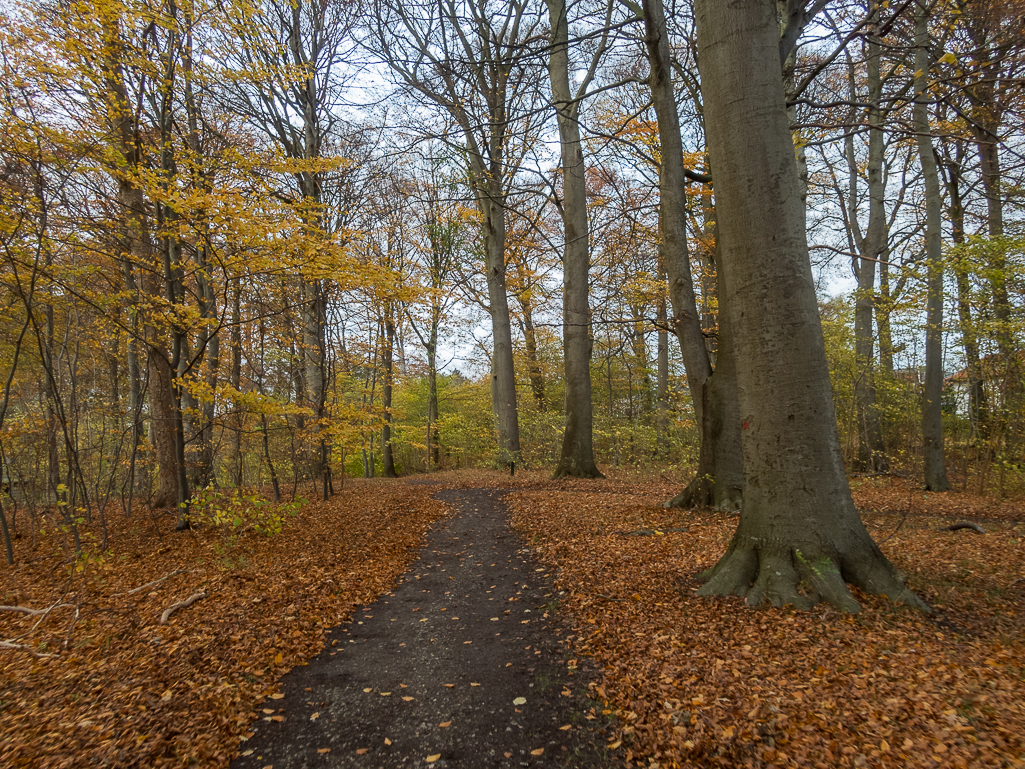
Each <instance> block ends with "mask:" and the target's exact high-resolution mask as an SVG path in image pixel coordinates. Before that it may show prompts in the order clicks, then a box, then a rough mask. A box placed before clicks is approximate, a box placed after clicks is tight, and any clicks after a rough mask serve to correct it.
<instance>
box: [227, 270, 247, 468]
mask: <svg viewBox="0 0 1025 769" xmlns="http://www.w3.org/2000/svg"><path fill="white" fill-rule="evenodd" d="M230 340H231V341H230V344H231V366H230V368H229V369H228V386H229V387H231V390H232V392H233V393H241V391H242V390H241V387H242V279H241V278H236V279H235V281H234V288H233V290H232V298H231V337H230ZM233 412H234V413H233V418H232V422H233V423H234V431H233V440H232V464H233V466H234V468H235V472H234V480H235V486H236V487H241V486H242V485H243V483H244V480H245V479H244V477H243V475H244V469H243V463H242V428H243V427H244V426H245V414H244V412H243V410H242V403H241V400H240V399H238V398H237V397H236V400H235V403H234V406H233Z"/></svg>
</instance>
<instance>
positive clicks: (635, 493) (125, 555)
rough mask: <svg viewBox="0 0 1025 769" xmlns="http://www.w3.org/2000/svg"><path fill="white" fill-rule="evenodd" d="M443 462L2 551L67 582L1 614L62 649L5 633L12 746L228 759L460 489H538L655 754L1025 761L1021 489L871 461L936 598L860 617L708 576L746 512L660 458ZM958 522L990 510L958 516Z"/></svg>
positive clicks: (635, 721) (580, 638)
mask: <svg viewBox="0 0 1025 769" xmlns="http://www.w3.org/2000/svg"><path fill="white" fill-rule="evenodd" d="M422 480H428V479H412V481H411V482H410V481H398V482H394V481H369V482H351V481H350V482H349V483H348V484H347V487H346V489H345V490H344V491H343V492H342V493H341V494H339V495H338V496H337V497H335V498H334V499H333V500H332V501H331V502H330V503H327V504H320V503H317V504H311V505H309V506H307V507H305V508H304V509H303V510H302V511H300V513H299V514H298V516H297V517H296V518H295V519H290V520H288V522H287V524H286V526H285V528H284V530H283V531H282V532H281V533H280V534H277V535H275V536H272V537H265V536H263V535H260V534H258V533H256V532H253V531H248V532H246V533H242V534H241V535H240V536H239V537H238V538H237V541H235V538H234V537H233V536H227V537H226V535H225V533H224V532H223V531H217V530H215V529H213V528H210V527H207V528H201V529H199V530H198V531H196V532H190V533H185V534H178V535H175V534H170V533H168V531H167V529H168V528H169V526H170V524H171V519H170V518H167V517H164V518H161V519H157V520H153V519H151V518H149V517H148V516H147V515H146V514H139V515H137V516H135V517H134V518H132V519H131V520H128V521H124V520H123V519H122V518H121V517H120V516H118V515H112V516H111V523H112V527H113V531H112V539H111V543H112V549H111V551H110V552H109V553H108V554H107V555H105V556H104V558H103V559H102V560H101V561H97V562H93V561H81V562H79V563H78V564H77V565H78V566H81V567H82V569H81V570H76V568H75V567H76V563H75V562H74V560H73V559H72V560H70V561H69V560H68V559H67V557H66V554H65V551H63V550H62V549H61V548H60V545H59V537H57V536H53V535H50V536H49V537H48V538H46V539H44V540H43V542H42V544H41V545H40V547H39V548H37V549H36V550H31V549H29V547H28V542H27V541H26V540H22V541H20V542H19V543H18V544H19V551H18V556H19V562H18V564H17V565H16V566H15V567H13V568H11V567H7V566H3V565H2V564H0V604H3V605H8V606H10V605H17V606H24V607H30V608H32V609H45V608H46V607H48V606H51V605H53V604H65V603H66V604H71V605H70V606H67V607H62V608H55V609H54V610H53V611H52V612H51V613H50V614H49V615H45V616H43V615H35V616H30V615H25V614H20V613H13V612H4V611H0V640H8V641H15V642H17V643H20V644H23V645H26V646H30V647H31V648H32V649H33V650H35V651H36V652H39V653H46V654H51V653H56V654H58V655H59V656H57V657H33V656H31V655H30V654H29V653H28V652H27V651H25V650H14V649H0V766H4V767H6V766H32V767H51V766H67V767H77V766H81V765H83V764H84V763H86V762H89V763H95V764H98V765H110V766H182V765H189V764H190V763H191V764H192V765H196V766H204V767H205V766H224V765H225V764H226V763H227V760H228V759H229V758H230V757H231V756H233V755H235V754H236V753H237V752H238V745H239V743H238V739H239V737H240V736H243V735H245V734H246V733H247V732H248V730H249V727H250V725H251V723H252V719H253V718H254V717H255V716H256V715H257V714H256V712H254V708H257V707H259V705H258V703H259V702H261V701H262V700H263V698H264V697H265V696H267V695H268V694H270V693H272V692H274V691H275V688H276V686H277V680H278V679H279V678H280V676H281V675H282V674H283V673H284V672H286V671H287V670H288V669H289V668H291V667H293V666H294V665H297V664H301V663H302V662H303V661H304V660H306V659H309V658H310V657H312V656H313V655H314V654H315V653H316V652H317V651H318V650H319V649H320V648H321V646H322V643H323V634H324V630H325V629H326V628H328V627H331V626H333V625H337V624H338V623H339V622H340V621H342V620H343V619H345V618H347V617H349V616H350V615H351V613H352V610H353V607H354V606H356V605H363V604H366V603H367V602H368V601H370V600H372V599H373V598H374V597H376V596H377V595H379V594H381V593H382V592H384V591H386V590H389V589H390V588H391V587H392V586H393V585H394V583H395V579H396V578H397V577H398V575H399V574H401V573H402V572H403V571H404V569H405V568H406V566H407V565H408V564H409V562H410V559H411V557H412V555H413V552H414V550H413V548H415V547H416V546H418V545H420V544H421V543H422V542H423V541H424V533H425V531H426V530H427V528H428V527H429V526H430V524H431V523H432V522H433V521H434V520H436V519H437V518H438V517H439V516H441V515H442V514H443V508H442V505H441V504H440V503H439V502H436V501H434V500H433V499H431V495H432V494H433V493H434V492H436V491H437V490H438V489H439V487H441V486H445V487H463V488H469V487H503V486H504V487H510V486H514V487H518V488H520V489H521V491H518V492H516V493H515V494H511V495H509V496H508V497H506V499H507V500H508V501H509V503H510V507H511V508H512V509H513V511H514V522H515V523H516V525H517V526H518V527H519V528H520V530H521V531H522V532H523V533H524V534H525V535H526V536H527V538H528V541H529V542H530V543H531V544H532V546H533V547H534V548H535V550H536V553H537V555H538V556H539V557H540V558H541V559H543V560H544V561H547V562H548V563H549V564H550V565H552V566H555V567H556V569H555V573H556V574H557V575H558V587H559V588H560V589H561V590H565V591H566V595H565V597H564V603H563V606H564V607H565V610H566V613H567V615H568V616H567V618H566V621H567V622H568V623H570V626H571V627H573V626H575V630H571V632H572V634H573V636H574V638H573V640H572V641H571V644H570V645H571V647H572V649H573V651H574V652H575V654H576V653H586V654H591V655H593V656H594V658H595V659H596V660H597V662H598V664H599V665H600V666H601V667H602V668H603V669H604V680H603V682H602V684H601V685H600V686H595V687H594V695H596V696H597V697H600V698H603V699H605V700H606V701H607V702H608V703H609V708H608V709H609V710H610V711H613V712H614V713H615V714H616V715H618V716H619V717H620V718H621V727H620V728H621V734H620V735H618V736H616V737H614V738H612V739H611V744H612V746H613V750H616V749H617V748H618V752H619V753H620V754H621V755H622V756H623V757H624V758H625V759H626V760H627V761H628V762H631V763H632V764H634V765H635V766H649V767H650V766H652V765H656V764H657V765H659V766H661V767H671V766H680V767H688V766H713V767H714V766H721V767H745V766H751V767H774V766H775V767H785V766H822V767H833V766H851V767H870V766H871V767H876V766H878V767H905V766H906V767H958V766H962V767H1022V766H1025V741H1023V737H1022V735H1023V734H1025V705H1023V702H1022V699H1023V698H1022V694H1023V692H1025V641H1023V640H1022V639H1023V638H1025V579H1023V578H1025V573H1023V566H1022V564H1023V561H1025V557H1023V556H1025V523H1023V522H1022V520H1021V518H1022V516H1023V513H1022V506H1021V504H1020V503H1016V502H998V501H995V500H993V499H990V498H980V497H975V496H972V495H968V494H957V493H951V494H939V495H936V494H930V495H926V494H923V493H922V492H920V491H917V490H915V489H914V488H913V487H912V486H910V485H909V484H908V483H906V482H904V481H896V480H893V479H888V478H884V479H870V478H867V479H855V481H854V483H853V485H854V491H855V497H856V500H857V501H858V504H859V506H860V507H862V508H863V509H864V510H866V511H870V512H866V513H865V515H864V518H865V522H866V524H867V525H868V527H869V529H870V531H871V532H872V534H873V536H874V537H875V538H876V539H877V541H880V542H882V543H883V549H884V551H885V552H886V553H887V555H888V556H889V557H890V558H891V559H893V560H894V561H895V562H896V563H897V565H898V567H899V568H901V569H902V570H904V571H905V572H906V573H908V574H909V576H910V582H911V585H912V587H913V588H914V589H916V590H917V591H919V592H920V593H922V594H923V595H925V597H926V598H927V599H928V600H929V601H930V602H931V603H932V604H933V605H934V606H936V607H937V608H938V609H939V610H940V613H939V615H938V616H937V617H935V618H929V617H925V616H922V615H918V614H916V613H913V612H910V611H907V610H904V609H901V608H899V607H894V606H892V605H890V604H889V603H888V602H886V601H884V600H880V599H875V598H872V597H865V596H861V600H862V604H863V606H864V611H863V613H862V614H860V615H858V616H853V617H852V616H846V615H840V614H837V613H835V612H834V611H832V610H830V609H826V608H821V607H820V609H819V610H818V611H816V612H814V613H809V614H802V613H798V612H792V611H790V610H788V609H780V610H776V609H763V610H758V611H754V610H751V609H748V608H746V607H744V606H743V604H742V602H741V601H740V599H717V600H709V599H701V598H698V597H696V596H695V595H694V591H695V590H696V588H697V586H698V582H697V580H696V575H697V574H698V573H699V572H700V571H702V570H703V569H706V568H708V567H710V566H711V565H712V564H713V563H714V562H715V560H716V559H717V558H718V557H719V556H720V555H721V554H722V552H723V551H724V550H725V547H726V543H727V542H728V541H729V538H730V536H731V535H732V532H733V529H734V527H735V525H736V518H735V517H733V516H728V515H717V514H712V513H708V512H701V511H674V510H665V509H663V508H662V507H661V503H662V502H663V501H664V500H665V499H668V498H669V497H670V496H672V495H673V493H675V492H676V491H678V490H679V488H680V487H679V484H672V483H669V482H668V481H666V480H664V479H660V478H651V477H646V476H645V477H641V476H630V475H627V474H621V475H620V474H616V475H613V477H612V478H610V479H606V480H597V481H561V482H552V481H549V480H548V479H547V477H545V476H544V475H542V474H541V473H518V474H517V476H516V477H515V478H509V476H508V475H505V474H501V473H496V472H490V473H489V472H455V473H439V474H437V475H434V476H431V477H430V479H429V480H430V484H429V485H427V484H424V485H421V484H420V481H422ZM960 520H973V521H979V522H982V525H983V527H984V528H985V529H986V531H987V533H986V534H985V535H978V534H975V533H973V532H972V531H970V530H961V531H956V532H944V531H940V529H942V528H943V527H944V526H947V525H949V524H950V523H953V522H956V521H960ZM158 529H159V531H158ZM229 531H230V527H229ZM179 569H184V570H185V572H184V573H182V574H177V575H175V576H173V577H170V578H168V579H166V580H165V581H163V582H161V583H159V584H157V585H154V586H152V587H151V588H147V589H145V590H142V591H139V592H136V593H131V594H128V593H127V591H129V590H132V589H134V588H136V587H138V586H140V585H143V584H145V583H147V582H149V581H151V580H155V579H158V578H160V577H163V576H164V575H167V574H169V573H171V572H173V571H176V570H179ZM198 591H205V592H206V594H207V597H206V598H204V599H202V600H199V601H198V602H197V603H195V604H193V605H192V606H190V607H188V608H185V609H182V610H181V611H179V612H178V613H176V614H174V615H173V616H172V617H171V619H170V621H169V623H168V624H166V625H160V624H159V617H160V614H161V612H162V611H164V610H165V609H166V608H167V607H168V606H170V605H171V604H173V603H175V602H177V601H180V600H182V599H184V598H187V597H188V596H190V595H193V594H194V593H196V592H198ZM76 612H77V615H78V616H77V620H76ZM40 619H41V620H42V621H41V622H39V620H40ZM37 622H39V625H38V626H35V625H36V623H37ZM34 626H35V627H34ZM564 626H565V623H564ZM22 636H24V637H22ZM66 640H67V648H65V641H66ZM574 656H575V655H574Z"/></svg>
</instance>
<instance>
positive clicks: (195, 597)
mask: <svg viewBox="0 0 1025 769" xmlns="http://www.w3.org/2000/svg"><path fill="white" fill-rule="evenodd" d="M204 598H206V593H203V592H199V593H193V594H192V595H190V596H189V597H188V598H186V599H185V600H184V601H178V603H174V604H171V605H170V606H168V607H167V608H166V609H164V613H163V614H161V615H160V624H161V625H166V624H167V620H168V619H170V617H171V615H172V614H174V613H175V612H176V611H178V609H186V608H188V607H189V606H192V604H194V603H195V602H196V601H201V600H202V599H204Z"/></svg>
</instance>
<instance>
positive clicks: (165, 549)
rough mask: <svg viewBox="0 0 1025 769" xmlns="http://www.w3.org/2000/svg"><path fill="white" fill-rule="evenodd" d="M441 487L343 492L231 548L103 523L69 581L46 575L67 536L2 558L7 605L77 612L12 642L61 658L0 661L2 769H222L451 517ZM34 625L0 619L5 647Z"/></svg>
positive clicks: (142, 522)
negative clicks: (296, 670)
mask: <svg viewBox="0 0 1025 769" xmlns="http://www.w3.org/2000/svg"><path fill="white" fill-rule="evenodd" d="M435 490H436V489H435V488H430V487H422V486H421V487H417V486H408V485H406V484H388V485H384V484H378V483H362V482H361V481H359V480H352V479H347V480H346V482H345V488H344V489H343V490H342V491H340V493H338V494H336V495H335V496H334V497H333V498H332V499H331V501H329V502H327V503H321V502H316V503H311V504H308V505H305V506H303V508H302V509H301V510H299V512H298V513H297V514H296V516H295V517H294V518H289V519H287V521H288V523H287V525H286V527H285V529H284V530H283V531H282V532H281V533H280V534H277V535H276V536H274V537H264V536H260V535H258V534H256V533H254V532H249V533H243V534H242V535H241V537H239V538H238V540H237V542H235V543H233V544H231V545H229V546H226V545H225V544H224V542H223V541H222V539H221V537H220V534H219V532H218V530H217V529H216V528H215V527H202V528H198V529H196V530H194V531H191V532H187V533H184V534H171V533H169V532H168V529H169V523H168V521H169V519H168V518H160V517H152V514H151V513H150V512H148V511H141V510H140V511H138V513H137V516H136V517H133V518H131V519H125V518H124V516H122V515H121V514H120V513H119V512H115V511H113V510H110V511H108V513H107V525H108V530H109V535H110V539H109V543H110V549H109V550H108V551H107V552H106V553H105V554H104V555H103V558H102V560H99V561H97V563H96V564H93V562H91V561H83V563H84V564H85V568H83V569H81V570H78V571H75V572H74V573H73V574H72V575H71V577H70V579H69V574H68V570H67V569H55V568H54V566H55V565H56V564H58V563H61V562H63V561H64V560H65V558H66V555H65V553H64V551H63V550H62V541H63V535H62V534H61V533H60V532H55V533H54V534H53V535H49V534H48V535H47V536H45V537H41V538H40V539H39V541H38V545H37V548H36V550H35V551H34V552H31V551H29V550H28V549H27V548H28V547H29V546H31V537H23V538H22V539H19V540H15V547H16V548H17V550H16V553H15V557H16V559H17V565H16V566H15V567H13V568H12V567H8V566H6V565H5V564H3V563H2V559H0V585H2V586H3V589H2V593H3V594H2V595H0V603H12V604H17V605H24V606H27V607H30V608H32V609H36V608H39V607H42V608H44V609H45V608H46V607H48V606H50V605H54V606H55V607H57V606H59V605H60V604H64V603H70V604H71V608H55V609H54V610H53V611H52V612H51V613H50V615H49V617H48V619H47V621H46V622H43V623H40V625H39V626H38V627H37V628H36V629H35V630H34V631H33V632H32V634H31V635H29V636H27V637H26V638H25V639H24V640H22V641H20V643H21V644H25V645H28V646H29V648H30V649H31V650H33V651H45V652H46V653H56V654H57V655H58V656H55V657H51V658H46V659H36V658H34V657H32V656H30V654H28V653H26V652H24V651H20V650H5V649H0V681H3V682H5V684H4V685H2V686H0V700H2V702H3V706H2V707H3V718H2V719H0V765H4V766H33V767H40V769H43V768H44V767H47V768H48V767H57V766H61V765H63V766H77V765H82V764H86V763H88V764H97V765H101V764H102V765H108V764H109V765H120V766H128V765H131V766H147V767H154V768H158V769H164V768H165V767H166V768H168V769H170V767H177V766H182V765H185V764H191V765H195V766H226V765H227V764H228V762H229V760H230V759H231V758H232V757H233V756H234V755H236V754H237V752H238V750H239V748H238V746H239V739H240V738H241V737H242V736H244V735H245V734H247V733H248V731H249V727H250V725H251V719H252V718H258V717H259V718H263V717H266V718H271V719H281V720H284V719H285V716H283V715H278V714H276V713H275V712H274V711H273V710H272V711H271V712H270V713H264V712H261V705H260V703H261V702H262V701H264V699H265V698H266V697H268V690H270V689H271V688H272V687H273V684H274V682H275V680H276V679H277V677H278V676H279V675H281V673H283V672H284V671H285V670H286V669H287V668H288V667H290V666H291V665H294V664H296V663H298V662H299V661H301V660H305V659H309V658H310V657H312V656H314V655H315V654H316V653H317V652H318V651H319V650H320V648H321V647H322V645H323V644H324V640H323V633H324V631H325V630H326V629H328V628H330V627H333V626H335V625H337V624H338V623H339V622H340V621H342V620H344V619H345V618H346V617H348V616H351V613H352V611H353V609H354V607H357V606H361V605H365V604H367V603H368V602H370V601H372V600H373V599H375V598H376V597H377V596H378V595H379V594H381V593H382V592H385V591H387V590H388V589H389V588H390V587H391V585H392V584H394V580H395V578H396V577H397V576H398V575H399V574H401V573H402V571H404V570H405V568H406V565H407V564H408V563H409V562H410V560H411V558H412V556H413V555H414V553H415V548H416V547H417V546H419V544H420V543H421V542H422V541H423V538H424V534H425V532H426V530H427V528H428V527H429V526H430V524H431V523H432V522H433V521H434V520H435V519H436V518H437V517H439V516H440V515H441V514H442V513H443V511H444V506H443V505H442V504H441V503H440V502H437V501H436V500H434V499H432V497H431V495H432V494H433V493H434V491H435ZM307 496H309V495H308V494H307ZM172 522H173V521H172ZM98 526H99V521H98V519H96V522H95V523H94V524H93V525H89V524H83V525H82V526H81V527H80V531H81V533H82V534H83V535H85V536H86V537H87V539H86V541H87V542H88V541H99V529H98ZM23 546H24V547H25V548H26V549H25V550H22V549H21V548H22V547H23ZM353 563H358V568H356V567H353V566H351V564H353ZM165 576H166V579H163V578H164V577H165ZM158 579H163V581H162V582H160V583H159V585H158V586H156V587H155V588H154V589H149V590H136V592H134V593H130V592H128V591H131V590H135V589H136V588H137V587H138V586H140V585H143V586H145V585H146V583H149V582H153V581H154V580H158ZM197 590H201V591H203V592H204V593H205V594H206V595H207V598H205V599H204V600H199V601H197V602H195V603H194V604H193V605H191V606H190V607H189V608H187V609H184V610H181V611H179V612H178V613H176V614H175V615H174V616H173V618H172V619H171V621H169V622H168V623H167V624H165V625H160V624H159V617H160V614H161V612H162V611H163V610H164V609H166V607H167V605H168V603H170V601H172V600H175V598H176V597H179V596H188V595H190V594H194V593H195V592H196V591H197ZM8 595H10V596H11V597H10V598H7V596H8ZM15 596H17V599H15V598H14V597H15ZM62 596H63V598H61V597H62ZM169 597H170V598H169ZM58 599H61V600H58ZM79 604H80V608H79V615H80V616H79V619H78V621H77V623H76V624H74V625H72V620H74V619H75V614H76V608H75V607H77V606H79ZM286 618H287V619H286ZM37 619H38V617H35V616H32V615H26V614H23V613H21V612H17V613H15V612H0V638H16V637H18V636H21V635H22V634H24V633H26V632H27V631H29V630H31V629H32V625H33V623H34V622H35V620H37ZM65 638H67V641H68V643H67V647H66V648H65ZM10 681H16V682H18V688H17V690H11V689H10V688H9V687H7V685H6V682H10ZM172 684H173V688H174V692H173V696H172V697H170V698H168V699H167V700H166V701H165V700H163V699H162V697H163V693H164V692H165V691H167V690H169V687H170V686H171V685H172ZM279 694H280V693H279ZM278 699H281V697H274V696H271V697H270V700H268V701H275V700H278ZM265 709H269V708H265ZM314 715H318V714H314ZM311 719H312V717H311ZM313 720H315V719H313ZM83 721H88V722H89V725H87V726H79V724H80V723H81V722H83ZM168 724H187V725H188V728H187V729H182V730H180V731H178V730H175V731H172V730H170V729H168Z"/></svg>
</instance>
